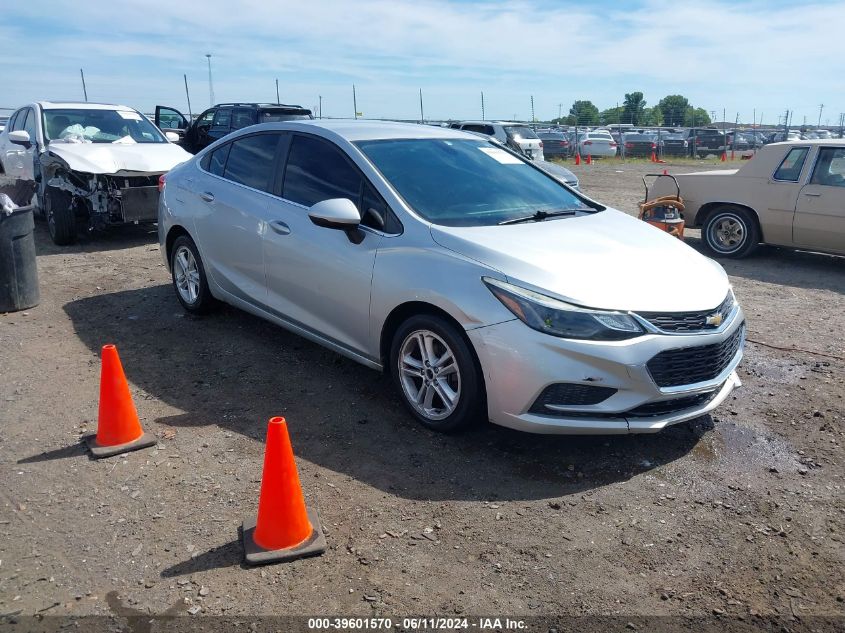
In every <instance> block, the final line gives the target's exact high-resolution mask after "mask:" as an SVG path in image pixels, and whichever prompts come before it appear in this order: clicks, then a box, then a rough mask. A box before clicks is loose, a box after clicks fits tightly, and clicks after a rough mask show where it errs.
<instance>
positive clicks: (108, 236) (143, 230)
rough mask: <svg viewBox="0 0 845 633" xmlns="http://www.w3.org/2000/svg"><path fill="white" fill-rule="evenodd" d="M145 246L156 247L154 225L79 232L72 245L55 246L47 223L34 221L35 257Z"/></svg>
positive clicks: (134, 225) (156, 232)
mask: <svg viewBox="0 0 845 633" xmlns="http://www.w3.org/2000/svg"><path fill="white" fill-rule="evenodd" d="M145 244H155V245H156V246H157V245H158V227H157V226H156V225H155V224H127V225H125V226H114V227H110V228H108V229H106V230H105V231H102V232H98V233H95V234H88V233H85V232H83V231H80V232H79V235H78V237H77V240H76V242H75V243H74V244H68V245H67V246H57V245H56V244H54V243H53V240H52V239H51V238H50V233H49V231H48V230H47V223H46V222H45V221H44V220H42V219H40V218H36V219H35V252H36V254H37V255H61V254H67V253H97V252H101V251H114V250H120V249H124V248H132V247H134V246H143V245H145Z"/></svg>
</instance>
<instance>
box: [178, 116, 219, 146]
mask: <svg viewBox="0 0 845 633" xmlns="http://www.w3.org/2000/svg"><path fill="white" fill-rule="evenodd" d="M216 113H217V110H216V109H214V108H211V109H210V110H206V111H205V112H203V113H202V114H201V115H199V116H198V117H197V120H196V121H195V122H194V124H193V125H192V126H191V127H189V128H188V131H187V132H186V133H185V147H186V149H188V151H190V152H194V153H196V152H198V151H200V150H201V149H205V148H206V147H208V145H209V144H210V143H211V141H209V136H208V133H209V131H210V130H211V124H212V122H213V121H214V115H215V114H216Z"/></svg>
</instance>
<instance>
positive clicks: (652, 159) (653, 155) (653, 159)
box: [651, 150, 657, 163]
mask: <svg viewBox="0 0 845 633" xmlns="http://www.w3.org/2000/svg"><path fill="white" fill-rule="evenodd" d="M651 162H652V163H656V162H657V156H656V155H655V153H654V150H651Z"/></svg>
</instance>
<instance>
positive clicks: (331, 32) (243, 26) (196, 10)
mask: <svg viewBox="0 0 845 633" xmlns="http://www.w3.org/2000/svg"><path fill="white" fill-rule="evenodd" d="M0 8H2V11H0V13H1V14H2V16H3V18H2V22H0V41H2V42H4V44H5V45H4V47H3V49H4V59H3V63H2V65H0V86H2V89H1V90H0V107H16V106H18V105H20V104H21V103H24V102H27V101H33V100H37V99H49V98H54V99H76V100H80V99H81V98H82V87H81V82H80V79H79V69H80V68H84V69H85V77H86V81H87V86H88V96H89V99H91V100H92V101H95V100H96V101H105V102H111V103H123V104H126V105H131V106H134V107H136V108H139V109H141V110H143V111H151V110H152V108H153V107H154V106H155V105H156V104H157V103H160V104H166V105H171V106H175V107H177V108H179V109H182V110H184V111H187V102H186V98H185V91H184V83H183V79H182V75H183V73H185V74H187V75H188V83H189V87H190V90H191V101H192V106H193V110H194V112H195V113H196V112H197V111H199V110H202V109H204V108H206V107H207V106H208V104H209V90H208V71H207V65H206V58H205V54H206V53H211V54H212V55H213V57H212V66H213V77H214V95H215V100H216V101H218V102H222V101H274V100H275V96H276V92H275V83H274V81H275V79H277V78H278V80H279V85H280V92H281V97H282V101H284V102H288V103H298V104H301V105H303V106H306V107H314V106H316V105H317V104H318V96H319V95H322V97H323V101H322V103H323V114H324V115H326V116H335V117H338V116H351V115H352V113H353V108H352V84H353V83H354V84H355V85H356V88H357V94H358V110H359V111H361V112H363V113H364V116H366V117H384V118H406V119H412V118H417V117H418V116H419V92H418V91H419V90H420V89H422V91H423V97H424V104H425V115H426V118H430V119H444V118H479V117H480V116H481V107H480V93H481V91H484V96H485V106H486V114H487V117H488V118H518V119H526V120H527V119H530V117H531V96H532V95H533V97H534V107H535V114H536V116H537V118H538V119H548V118H552V117H555V116H557V114H558V111H559V104H562V106H560V109H562V111H563V112H564V113H566V112H567V111H568V110H569V107H570V105H571V104H572V102H573V101H574V100H575V99H589V100H591V101H592V102H593V103H595V104H596V105H597V106H598V107H599V108H600V109H605V108H608V107H612V106H615V105H616V103H617V102H621V101H622V99H623V98H624V94H625V93H626V92H632V91H635V90H639V91H642V92H643V93H644V94H645V98H646V100H647V102H648V105H654V104H656V103H657V102H658V101H659V100H660V99H661V98H662V97H664V96H665V95H667V94H683V95H684V96H686V97H688V98H689V99H690V101H691V102H692V103H694V104H695V105H696V106H700V107H703V108H705V109H706V110H708V111H715V112H716V113H717V117H716V118H717V119H719V120H721V118H722V110H723V109H725V110H726V111H727V118H728V120H733V119H734V118H735V117H736V115H737V113H739V115H740V119H741V120H743V121H747V122H750V121H751V118H752V113H753V111H754V109H756V113H757V118H758V120H759V118H760V115H761V113H762V115H763V117H764V123H767V124H774V123H775V122H776V121H777V117H778V116H779V115H780V114H782V112H783V111H784V110H786V109H787V108H789V109H791V110H793V111H794V115H793V124H800V123H801V122H802V121H803V119H804V117H805V116H806V118H807V122H808V123H813V124H815V123H816V121H817V120H818V115H819V104H824V110H823V112H822V124H824V123H825V122H826V121H829V122H830V124H835V123H838V120H839V115H840V113H842V112H845V82H843V80H842V77H843V76H845V55H843V43H842V25H844V24H845V2H818V3H812V2H811V3H808V4H801V3H796V2H783V1H780V0H770V1H739V0H733V1H730V0H711V1H702V2H694V1H686V2H678V1H677V0H675V1H669V0H641V1H637V2H611V1H610V0H603V1H594V2H565V1H558V2H554V1H551V0H513V1H511V0H508V1H503V2H474V1H468V0H464V1H451V2H449V1H445V0H416V1H414V2H410V1H407V2H405V1H400V0H395V1H390V0H355V2H349V1H346V0H308V1H303V0H296V1H295V2H289V1H287V0H280V1H276V2H272V1H266V0H264V1H257V0H245V1H232V0H228V1H221V0H203V2H195V1H193V0H184V1H179V2H174V1H173V0H168V1H167V2H165V1H163V0H145V1H144V2H133V3H121V2H115V1H109V2H106V1H105V0H83V1H81V2H77V3H75V4H74V5H69V4H68V3H58V2H39V1H30V2H26V1H23V0H11V1H10V0H0Z"/></svg>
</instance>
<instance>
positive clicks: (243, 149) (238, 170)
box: [212, 134, 281, 192]
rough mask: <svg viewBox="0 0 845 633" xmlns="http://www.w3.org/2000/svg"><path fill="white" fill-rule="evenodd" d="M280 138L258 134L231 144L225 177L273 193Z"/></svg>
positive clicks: (278, 135) (275, 135) (274, 135)
mask: <svg viewBox="0 0 845 633" xmlns="http://www.w3.org/2000/svg"><path fill="white" fill-rule="evenodd" d="M280 137H281V135H280V134H256V135H255V136H247V137H244V138H241V139H238V140H237V141H234V142H233V143H231V146H232V147H231V149H230V150H229V157H228V160H226V170H225V172H224V174H223V177H224V178H226V179H227V180H231V181H233V182H237V183H239V184H242V185H245V186H247V187H252V188H253V189H260V190H261V191H267V192H271V191H272V189H273V162H274V159H275V157H276V147H277V146H278V144H279V138H280ZM216 153H217V152H216V151H215V154H216ZM212 162H213V161H212Z"/></svg>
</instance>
